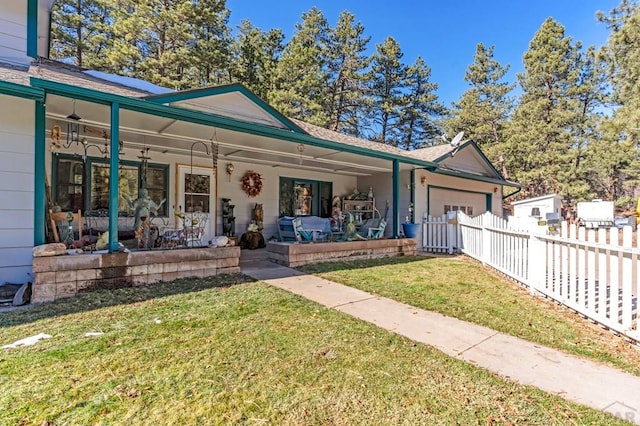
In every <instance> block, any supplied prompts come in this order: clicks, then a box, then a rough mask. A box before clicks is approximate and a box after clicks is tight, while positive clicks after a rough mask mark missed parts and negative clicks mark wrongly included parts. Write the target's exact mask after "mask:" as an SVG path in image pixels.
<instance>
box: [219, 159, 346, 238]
mask: <svg viewBox="0 0 640 426" xmlns="http://www.w3.org/2000/svg"><path fill="white" fill-rule="evenodd" d="M226 163H227V162H226V161H221V162H220V167H219V173H218V197H217V199H218V205H217V209H218V212H220V208H221V205H222V200H221V199H222V198H230V199H231V204H233V205H235V209H234V215H235V217H236V234H237V235H238V236H240V235H242V233H244V232H245V231H246V230H247V226H248V225H249V223H251V215H252V209H253V207H254V206H255V204H256V203H262V208H263V210H264V231H263V235H264V237H265V239H268V238H270V237H271V236H276V237H277V236H278V231H277V226H276V221H277V219H278V208H279V191H280V177H289V178H297V179H310V180H318V181H324V182H332V183H333V194H334V195H345V194H350V193H351V192H352V191H353V188H354V187H355V186H356V178H355V177H352V176H341V175H335V174H330V173H323V172H315V171H305V170H300V169H287V168H285V167H273V166H263V165H252V164H249V163H240V162H236V161H234V162H233V164H234V166H235V171H234V172H233V175H232V176H231V182H229V181H228V179H227V174H226V173H225V172H224V168H225V165H226ZM247 170H254V171H256V172H258V173H260V175H261V177H262V182H263V187H262V192H261V193H260V195H258V196H257V197H254V198H250V197H248V196H247V194H246V193H245V192H244V191H243V190H242V184H241V182H240V179H241V178H242V176H243V175H244V173H245V172H246V171H247ZM216 222H217V227H216V233H217V234H220V233H221V232H222V216H221V214H218V218H217V221H216Z"/></svg>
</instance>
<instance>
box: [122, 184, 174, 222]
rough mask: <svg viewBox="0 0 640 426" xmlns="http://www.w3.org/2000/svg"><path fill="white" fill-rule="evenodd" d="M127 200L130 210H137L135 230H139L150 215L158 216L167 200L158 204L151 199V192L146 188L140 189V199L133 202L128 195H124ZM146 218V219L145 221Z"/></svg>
mask: <svg viewBox="0 0 640 426" xmlns="http://www.w3.org/2000/svg"><path fill="white" fill-rule="evenodd" d="M124 197H125V200H126V201H127V203H128V204H129V208H131V209H135V222H134V224H133V229H138V228H139V227H140V224H141V223H142V221H143V220H145V219H146V218H147V217H149V216H150V215H153V216H157V215H158V211H159V210H160V208H161V207H162V205H163V204H164V203H165V201H166V198H165V199H164V200H162V201H160V203H159V204H158V203H156V202H155V201H153V200H152V199H151V197H149V191H147V189H146V188H140V191H139V195H138V198H137V199H136V200H134V201H132V200H131V199H130V198H129V197H128V196H126V194H124ZM143 218H144V219H143Z"/></svg>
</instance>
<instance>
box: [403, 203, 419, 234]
mask: <svg viewBox="0 0 640 426" xmlns="http://www.w3.org/2000/svg"><path fill="white" fill-rule="evenodd" d="M408 211H409V214H408V215H407V216H406V218H405V219H406V220H405V222H404V223H403V224H402V232H404V236H405V237H407V238H415V237H417V236H418V232H419V231H420V224H419V223H414V220H413V203H410V204H409V210H408Z"/></svg>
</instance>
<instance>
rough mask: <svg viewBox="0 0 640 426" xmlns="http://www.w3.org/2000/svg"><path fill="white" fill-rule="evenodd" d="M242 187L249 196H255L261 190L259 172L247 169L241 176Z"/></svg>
mask: <svg viewBox="0 0 640 426" xmlns="http://www.w3.org/2000/svg"><path fill="white" fill-rule="evenodd" d="M242 189H243V190H244V192H246V193H247V195H248V196H249V197H256V196H258V195H260V192H262V177H261V176H260V173H257V172H254V171H253V170H247V171H246V172H245V174H244V176H242Z"/></svg>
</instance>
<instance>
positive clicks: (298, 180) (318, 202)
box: [278, 176, 333, 217]
mask: <svg viewBox="0 0 640 426" xmlns="http://www.w3.org/2000/svg"><path fill="white" fill-rule="evenodd" d="M283 179H288V180H291V181H293V185H294V187H295V185H296V184H297V183H303V184H315V185H316V187H317V190H316V191H315V192H314V193H313V194H312V197H313V198H312V202H311V203H312V206H316V207H315V208H317V211H318V214H317V215H315V214H312V215H310V216H318V217H322V216H321V214H322V212H321V207H322V203H321V194H320V185H321V184H327V185H329V190H330V194H331V195H330V197H329V203H331V200H332V199H333V182H332V181H327V180H317V179H308V178H297V177H291V176H279V177H278V217H282V216H280V206H281V200H282V192H281V190H282V180H283ZM313 209H314V207H312V210H313ZM293 216H295V211H293Z"/></svg>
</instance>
